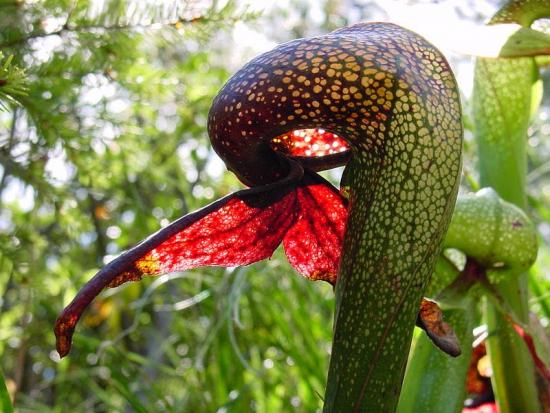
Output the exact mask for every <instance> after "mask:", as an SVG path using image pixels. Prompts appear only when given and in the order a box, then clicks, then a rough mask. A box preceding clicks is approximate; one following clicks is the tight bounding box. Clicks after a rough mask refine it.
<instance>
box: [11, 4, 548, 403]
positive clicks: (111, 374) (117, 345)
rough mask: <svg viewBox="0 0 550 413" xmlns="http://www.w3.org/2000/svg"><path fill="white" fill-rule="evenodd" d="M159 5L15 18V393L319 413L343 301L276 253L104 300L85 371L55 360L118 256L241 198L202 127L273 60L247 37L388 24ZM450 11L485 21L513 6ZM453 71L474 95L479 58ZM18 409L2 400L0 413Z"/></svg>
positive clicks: (469, 146) (534, 200) (539, 303)
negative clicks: (71, 314) (215, 103)
mask: <svg viewBox="0 0 550 413" xmlns="http://www.w3.org/2000/svg"><path fill="white" fill-rule="evenodd" d="M154 3H158V2H152V1H151V2H149V1H147V2H145V1H137V0H136V1H130V0H126V1H124V0H106V1H104V2H99V1H91V0H90V1H73V0H43V1H19V0H1V1H0V51H1V52H2V53H3V56H2V60H1V61H0V82H4V81H5V82H4V84H3V83H0V99H1V101H2V104H3V111H2V112H0V165H1V168H0V171H1V172H0V173H1V175H0V359H1V361H2V363H1V369H2V370H3V373H4V376H5V379H6V380H5V383H6V388H7V393H9V395H10V397H11V398H12V399H14V400H15V406H16V410H17V411H19V412H35V411H36V412H49V411H52V412H65V411H76V412H80V411H97V412H120V411H136V412H152V411H167V412H183V411H189V412H220V413H221V412H230V411H231V412H244V411H257V412H279V411H281V412H283V411H296V412H313V411H316V409H319V407H320V406H321V404H322V403H321V398H322V394H323V392H324V383H325V378H326V371H327V365H328V351H329V349H330V341H331V334H332V311H333V293H332V290H331V288H330V287H329V286H328V285H323V284H320V283H310V282H307V281H305V280H304V279H301V278H299V277H298V276H296V275H295V273H294V271H293V270H292V269H291V268H290V266H289V265H288V263H287V262H286V260H285V258H284V257H283V255H282V254H280V253H279V252H277V253H276V254H275V256H274V257H273V259H272V260H270V261H268V262H262V263H259V264H256V265H253V266H250V267H245V268H237V269H219V268H205V269H199V270H195V271H190V272H185V273H181V274H171V275H168V276H162V277H158V278H154V279H153V278H152V279H147V280H144V281H143V282H141V283H132V284H127V285H124V286H122V287H120V288H117V289H113V290H110V291H107V292H106V293H105V294H103V295H102V296H101V298H100V299H98V300H96V301H95V303H94V306H93V308H92V309H90V311H88V312H87V315H86V317H85V319H84V322H83V323H82V324H81V326H80V328H79V333H78V334H77V335H76V336H75V339H76V341H75V345H74V348H73V351H72V353H71V356H70V357H68V358H66V359H64V360H63V361H60V360H59V358H58V356H57V353H56V352H55V350H54V337H53V333H52V328H53V324H54V320H55V318H56V317H57V314H58V313H59V311H60V310H61V309H62V308H63V306H64V305H65V304H67V303H68V301H69V300H70V299H72V297H73V296H74V295H75V293H76V291H77V290H78V289H79V288H80V287H81V286H82V285H83V284H84V283H85V282H86V281H87V280H88V279H89V278H90V277H91V276H92V275H93V273H95V272H96V271H97V269H98V268H99V267H100V266H102V265H103V264H104V263H105V262H106V261H108V260H109V258H110V257H112V256H113V255H116V254H118V253H120V252H121V251H123V250H124V249H126V248H128V247H129V246H131V245H134V244H135V243H136V242H137V241H139V240H141V239H142V238H144V237H146V236H147V235H149V234H150V233H152V232H154V231H155V230H157V229H158V228H159V226H161V225H165V224H166V223H167V222H169V221H171V220H173V219H175V218H177V217H179V216H181V215H183V214H185V213H186V212H188V211H191V210H195V209H197V208H199V207H200V206H203V205H205V204H206V203H208V202H210V201H211V200H213V199H215V198H217V197H219V196H220V195H224V194H227V193H229V192H232V191H234V190H235V189H237V188H238V187H239V186H240V184H239V183H238V182H237V180H236V178H235V177H234V176H232V175H231V174H229V173H224V167H223V164H222V163H221V161H219V160H218V159H217V158H216V155H215V154H214V153H213V152H212V150H211V149H210V147H209V144H208V139H207V135H206V131H205V126H206V114H207V111H208V108H209V105H210V102H211V100H212V98H213V96H214V95H215V94H216V92H217V90H218V89H219V88H220V87H221V85H222V84H223V82H224V81H225V80H226V79H227V78H228V77H229V76H230V74H231V72H232V71H234V70H236V69H237V68H238V67H239V66H240V65H242V64H243V63H244V62H245V61H246V60H248V58H250V57H251V54H252V53H255V52H257V50H255V49H253V48H251V46H250V44H252V43H253V42H249V43H246V42H245V41H244V39H247V38H248V39H250V38H253V39H254V41H256V40H257V41H258V42H260V41H261V42H263V43H262V44H265V46H266V48H269V47H270V44H271V43H272V42H281V41H285V40H289V39H292V38H295V37H297V36H304V35H311V34H318V33H321V32H326V31H328V30H331V29H333V28H335V27H338V26H341V25H345V24H347V23H352V22H355V21H358V20H361V19H380V18H384V17H388V16H387V15H385V14H384V8H383V6H382V3H383V2H378V3H377V2H370V1H357V2H352V1H344V0H342V1H338V0H324V1H320V2H308V1H305V0H304V1H302V0H288V1H286V2H284V3H282V4H281V5H279V6H277V7H268V8H267V11H265V12H263V13H258V12H257V11H256V10H254V9H247V7H246V2H242V3H237V2H235V1H231V0H230V1H225V2H221V1H220V2H219V1H216V0H212V1H179V2H171V1H165V2H162V6H159V5H158V4H154ZM403 3H411V2H407V1H404V2H403ZM412 3H415V2H412ZM439 3H442V4H441V6H442V7H443V6H445V7H449V8H450V9H453V10H454V11H455V12H457V13H461V14H462V16H463V17H465V18H467V19H470V20H472V21H477V22H481V21H482V20H484V19H485V18H487V17H489V16H490V15H491V14H492V12H494V10H495V9H496V8H497V6H498V2H497V1H494V2H491V1H488V2H483V3H482V5H481V6H480V2H477V5H475V4H474V3H476V2H452V1H443V2H439ZM458 3H460V4H458ZM390 17H391V16H390ZM451 58H452V63H453V64H454V65H455V68H456V69H457V71H458V72H460V73H459V80H460V79H461V74H464V73H465V72H468V71H469V72H471V73H473V66H472V65H471V60H469V59H470V58H468V57H466V56H459V55H453V56H451ZM542 75H543V76H544V77H547V76H548V74H547V73H546V72H544V71H543V72H542ZM468 76H469V75H468V73H466V74H465V75H464V78H466V79H467V78H468ZM470 77H471V74H470ZM546 84H548V82H546ZM462 85H464V83H462ZM463 93H464V106H465V115H466V116H465V127H466V138H467V140H466V147H465V161H464V164H465V176H466V177H467V179H465V180H464V186H463V191H467V190H470V189H471V188H472V187H473V186H475V183H476V182H477V181H478V176H477V175H476V172H475V171H476V169H475V164H476V152H475V145H474V143H473V138H472V137H473V132H474V131H473V124H474V123H473V120H472V116H471V109H470V108H471V105H472V104H471V101H470V99H469V92H468V91H467V90H464V91H463ZM546 96H547V95H546ZM549 117H550V101H543V105H542V106H541V108H540V110H539V111H538V113H537V114H536V117H535V120H534V123H533V126H531V128H530V129H529V138H528V139H529V141H528V142H529V145H528V157H529V164H528V168H529V173H528V179H527V191H528V196H529V205H528V208H529V212H530V214H531V216H532V217H533V219H534V220H535V221H536V223H537V226H538V229H539V232H540V238H541V249H540V252H539V259H538V261H537V264H536V266H535V267H534V268H533V269H532V271H531V273H530V275H529V277H530V278H529V284H530V288H531V299H530V308H531V310H532V311H533V312H534V313H535V314H536V315H537V316H538V317H539V319H540V321H541V324H542V326H544V327H545V328H547V327H548V322H549V318H550V295H549V294H548V291H550V290H549V289H548V287H550V278H549V277H548V274H549V268H550V254H549V250H548V242H549V241H550V181H549V179H548V175H549V174H550V123H549V122H548V119H549ZM1 382H2V381H1V380H0V384H1ZM7 393H6V392H5V391H3V388H2V386H1V385H0V406H2V403H1V402H2V400H5V399H6V394H7ZM6 406H7V404H6ZM5 409H7V407H6V408H5Z"/></svg>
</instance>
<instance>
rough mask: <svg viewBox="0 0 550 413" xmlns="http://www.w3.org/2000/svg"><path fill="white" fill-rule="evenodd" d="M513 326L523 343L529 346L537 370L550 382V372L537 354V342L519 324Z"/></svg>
mask: <svg viewBox="0 0 550 413" xmlns="http://www.w3.org/2000/svg"><path fill="white" fill-rule="evenodd" d="M513 326H514V330H516V333H518V334H519V336H520V337H521V338H522V339H523V341H524V342H525V344H526V345H527V348H528V349H529V353H530V354H531V357H532V358H533V361H534V362H535V366H536V367H537V370H538V371H539V373H540V375H541V376H542V377H544V378H545V379H546V380H547V381H549V382H550V371H548V368H547V367H546V364H544V361H542V359H541V358H540V357H539V355H538V354H537V349H536V348H535V342H534V341H533V337H531V336H530V335H529V333H527V332H526V331H525V330H524V329H523V328H522V327H521V326H519V325H518V324H516V323H513Z"/></svg>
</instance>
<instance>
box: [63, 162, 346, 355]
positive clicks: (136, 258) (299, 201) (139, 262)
mask: <svg viewBox="0 0 550 413" xmlns="http://www.w3.org/2000/svg"><path fill="white" fill-rule="evenodd" d="M289 164H290V168H289V170H290V172H289V175H288V176H287V177H286V178H285V179H283V180H281V181H279V182H277V183H275V184H269V185H263V186H258V187H255V188H251V189H247V190H243V191H239V192H237V193H235V194H232V195H229V196H227V197H225V198H223V199H220V200H219V201H216V202H214V203H212V204H210V205H208V206H207V207H205V208H203V209H201V210H199V211H197V212H194V213H192V214H189V215H186V216H184V217H182V218H180V219H179V220H177V221H175V222H173V223H172V224H170V225H168V226H167V227H165V228H163V229H161V230H160V231H158V232H157V233H156V234H154V235H152V236H151V237H149V238H148V239H146V240H145V241H143V242H142V243H140V244H139V245H137V246H136V247H134V248H132V249H131V250H129V251H127V252H126V253H124V254H122V255H121V256H119V257H118V258H117V259H115V260H114V261H112V262H110V263H109V264H108V265H106V266H105V267H104V268H103V269H102V270H101V271H100V272H98V273H97V274H96V275H95V276H94V277H93V278H92V279H91V280H90V281H89V282H88V283H87V284H86V285H85V286H84V287H83V288H82V289H81V290H80V292H79V293H78V295H77V296H76V297H75V299H74V300H73V301H72V302H71V304H69V306H67V308H65V310H64V311H63V312H62V313H61V315H60V316H59V318H58V319H57V322H56V326H55V334H56V337H57V351H58V352H59V354H60V355H61V356H62V357H63V356H65V355H66V354H67V353H68V352H69V351H70V347H71V339H72V334H73V332H74V328H75V326H76V324H77V322H78V320H79V319H80V317H81V315H82V312H83V311H84V310H85V309H86V307H87V306H88V305H89V304H90V302H91V301H92V300H93V299H94V298H95V297H96V296H97V295H98V294H99V293H100V292H101V291H102V290H103V289H104V288H105V287H115V286H118V285H120V284H122V283H125V282H127V281H137V280H139V279H141V277H142V276H148V275H160V274H165V273H169V272H175V271H183V270H187V269H190V268H195V267H198V266H204V265H219V266H238V265H247V264H251V263H253V262H257V261H260V260H263V259H266V258H269V257H271V255H272V254H273V252H274V251H275V249H276V248H277V247H278V246H279V245H280V244H281V242H282V241H283V240H284V245H285V250H286V253H287V255H288V257H289V261H290V263H291V264H292V265H293V266H294V267H295V268H296V269H297V270H298V272H299V273H300V274H302V275H304V276H306V277H308V278H311V279H315V280H325V281H328V282H330V283H333V284H334V282H335V280H336V274H337V270H338V263H339V260H340V253H341V249H342V241H343V236H344V232H345V222H346V217H347V210H346V205H345V202H346V201H345V200H344V198H342V197H341V196H340V194H339V192H338V190H337V189H336V188H334V187H333V186H332V185H331V184H330V183H328V182H327V181H325V180H324V179H323V178H321V177H320V176H319V175H317V174H316V173H314V172H311V171H306V172H305V173H304V171H303V169H302V167H301V166H300V165H299V164H298V163H296V162H293V161H289Z"/></svg>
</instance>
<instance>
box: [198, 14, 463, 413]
mask: <svg viewBox="0 0 550 413" xmlns="http://www.w3.org/2000/svg"><path fill="white" fill-rule="evenodd" d="M304 128H323V129H325V130H328V131H331V132H333V133H335V134H337V135H338V136H340V137H342V138H344V139H346V140H347V141H348V142H349V144H350V146H351V147H352V151H353V157H352V159H351V161H350V162H349V164H348V166H347V168H348V171H349V173H348V174H347V175H346V185H348V184H349V187H350V188H349V193H350V213H349V219H348V226H347V232H346V236H345V241H344V251H343V257H342V261H341V267H340V273H339V276H338V277H339V278H338V283H337V287H336V295H337V313H336V320H335V323H336V325H335V338H334V345H333V351H332V358H331V366H330V372H329V382H328V387H327V393H326V398H325V412H377V413H378V412H389V411H393V410H394V409H395V404H396V402H397V395H398V394H399V390H400V386H401V381H402V377H403V372H404V368H405V363H406V358H407V353H408V348H409V345H410V340H411V334H412V329H413V326H414V324H415V319H416V316H417V313H418V309H419V303H420V299H421V297H422V292H423V290H424V288H425V286H426V283H427V281H428V280H429V277H430V275H431V272H432V269H433V265H434V261H435V257H436V256H437V254H438V252H439V250H440V245H441V240H442V237H443V235H444V233H445V231H446V229H447V226H448V222H449V220H450V217H451V213H452V208H453V205H454V201H455V197H456V191H457V184H458V176H459V171H460V156H461V142H462V126H461V111H460V102H459V96H458V91H457V86H456V83H455V80H454V77H453V74H452V73H451V70H450V68H449V65H448V63H447V62H446V61H445V59H444V57H443V56H442V55H441V53H440V52H439V51H438V50H437V49H435V48H434V47H433V46H432V45H430V44H429V43H428V42H426V41H425V40H424V39H423V38H421V37H419V36H418V35H416V34H414V33H412V32H410V31H408V30H405V29H403V28H401V27H399V26H396V25H392V24H386V23H372V24H358V25H355V26H351V27H348V28H344V29H341V30H338V31H335V32H333V33H330V34H328V35H325V36H320V37H315V38H311V39H299V40H295V41H292V42H289V43H286V44H283V45H281V46H279V47H277V48H275V49H274V50H272V51H270V52H268V53H265V54H263V55H261V56H259V57H257V58H255V59H254V60H252V61H251V62H250V63H249V64H247V65H246V66H245V67H244V68H243V69H241V70H240V71H239V72H238V73H237V74H236V75H235V76H234V77H233V78H231V79H230V80H229V82H228V83H227V84H226V85H225V86H224V88H223V89H222V91H221V92H220V94H219V95H218V97H217V98H216V100H215V101H214V104H213V107H212V109H211V111H210V115H209V134H210V137H211V140H212V143H213V145H214V148H215V149H216V151H217V152H218V153H219V154H220V156H221V157H222V158H223V159H224V161H225V162H226V164H227V165H228V167H229V168H230V169H231V170H233V171H234V172H235V173H236V174H237V175H238V176H239V177H240V179H241V180H242V181H243V182H245V183H247V184H249V185H259V184H264V183H268V182H273V181H275V180H277V179H280V178H281V177H282V176H284V175H285V174H286V169H287V166H286V162H285V160H284V159H283V158H282V157H281V156H280V155H277V154H276V153H275V152H274V151H273V150H272V149H271V147H270V146H269V142H270V140H272V139H274V138H276V137H277V136H279V135H281V134H284V133H287V132H289V131H292V130H296V129H304ZM391 372H393V373H394V374H392V373H391Z"/></svg>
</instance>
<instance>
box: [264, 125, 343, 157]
mask: <svg viewBox="0 0 550 413" xmlns="http://www.w3.org/2000/svg"><path fill="white" fill-rule="evenodd" d="M271 147H272V148H273V149H275V150H276V151H279V152H281V153H285V154H287V155H290V156H301V157H305V156H308V157H319V156H326V155H333V154H336V153H340V152H344V151H348V150H349V149H350V146H349V145H348V143H347V142H346V141H345V140H344V139H342V138H340V137H339V136H338V135H336V134H334V133H331V132H327V131H325V130H324V129H299V130H295V131H292V132H290V133H286V134H284V135H281V136H277V137H276V138H274V139H272V140H271Z"/></svg>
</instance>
